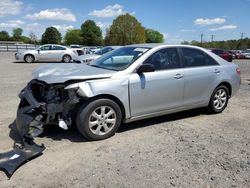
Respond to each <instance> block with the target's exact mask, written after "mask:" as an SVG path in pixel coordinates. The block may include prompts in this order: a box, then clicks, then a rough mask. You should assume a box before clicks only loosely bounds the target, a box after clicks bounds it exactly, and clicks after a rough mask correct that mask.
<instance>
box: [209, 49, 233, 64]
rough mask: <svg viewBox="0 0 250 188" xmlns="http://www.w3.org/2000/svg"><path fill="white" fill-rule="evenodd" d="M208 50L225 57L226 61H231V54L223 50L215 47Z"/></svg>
mask: <svg viewBox="0 0 250 188" xmlns="http://www.w3.org/2000/svg"><path fill="white" fill-rule="evenodd" d="M210 50H211V52H213V53H215V54H216V55H218V56H220V57H221V58H223V59H225V60H226V61H228V62H232V60H233V56H232V55H231V54H230V53H229V52H227V51H225V50H221V49H216V48H212V49H210Z"/></svg>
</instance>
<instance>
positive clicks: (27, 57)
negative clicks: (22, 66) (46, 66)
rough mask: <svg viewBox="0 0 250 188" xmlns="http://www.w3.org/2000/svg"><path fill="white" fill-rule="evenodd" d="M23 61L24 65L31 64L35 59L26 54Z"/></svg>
mask: <svg viewBox="0 0 250 188" xmlns="http://www.w3.org/2000/svg"><path fill="white" fill-rule="evenodd" d="M24 61H25V62H26V63H33V62H34V61H35V57H34V56H33V55H31V54H27V55H25V56H24Z"/></svg>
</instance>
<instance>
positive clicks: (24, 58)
mask: <svg viewBox="0 0 250 188" xmlns="http://www.w3.org/2000/svg"><path fill="white" fill-rule="evenodd" d="M27 55H31V56H32V57H33V58H34V61H36V57H35V56H34V55H33V54H31V53H28V54H25V55H24V56H23V60H24V61H25V57H26V56H27Z"/></svg>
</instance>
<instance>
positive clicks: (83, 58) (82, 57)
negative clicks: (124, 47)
mask: <svg viewBox="0 0 250 188" xmlns="http://www.w3.org/2000/svg"><path fill="white" fill-rule="evenodd" d="M120 47H121V46H106V47H104V48H102V49H100V50H98V51H96V52H94V53H93V54H85V55H80V56H78V57H77V58H76V59H74V62H76V63H90V62H92V61H94V60H96V59H98V58H99V57H101V56H102V55H103V54H106V53H108V52H110V51H112V50H115V49H118V48H120Z"/></svg>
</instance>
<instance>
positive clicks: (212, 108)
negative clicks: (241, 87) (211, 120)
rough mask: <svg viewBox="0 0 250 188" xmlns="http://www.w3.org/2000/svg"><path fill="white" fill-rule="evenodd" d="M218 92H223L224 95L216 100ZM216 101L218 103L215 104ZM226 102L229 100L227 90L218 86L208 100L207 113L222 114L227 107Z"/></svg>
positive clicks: (222, 86)
mask: <svg viewBox="0 0 250 188" xmlns="http://www.w3.org/2000/svg"><path fill="white" fill-rule="evenodd" d="M220 91H222V92H224V94H222V95H220V97H219V98H218V96H219V95H218V94H219V92H220ZM224 98H225V100H224ZM222 99H223V100H222ZM216 100H217V101H218V103H217V102H216ZM228 100H229V91H228V88H227V87H226V86H224V85H220V86H218V87H217V88H216V89H215V90H214V92H213V94H212V96H211V98H210V102H209V105H208V109H209V112H211V113H213V114H217V113H221V112H223V110H224V109H225V108H226V107H227V104H228Z"/></svg>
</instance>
